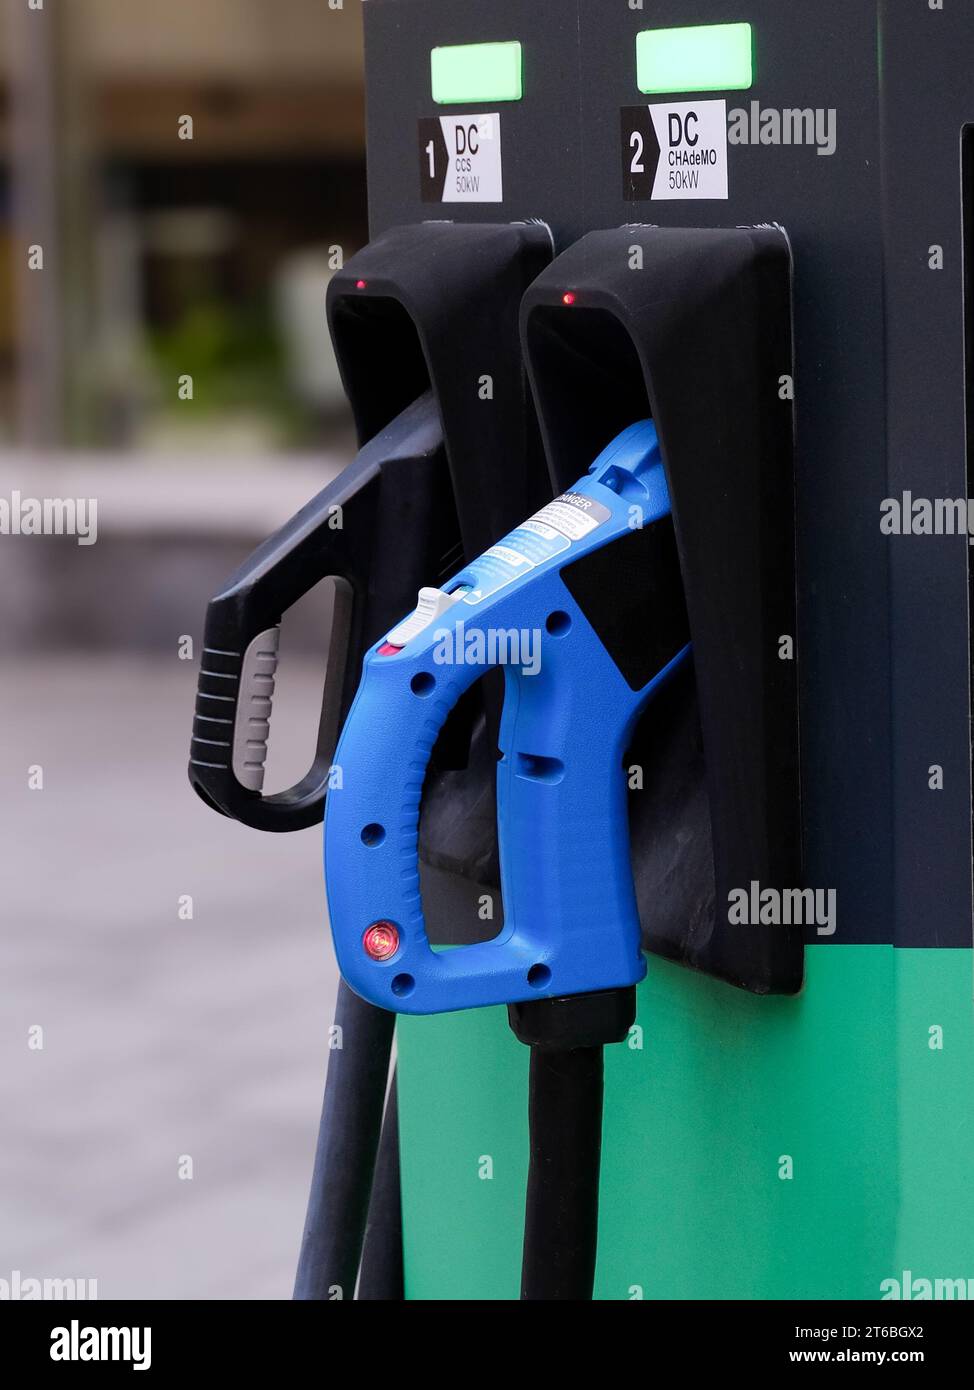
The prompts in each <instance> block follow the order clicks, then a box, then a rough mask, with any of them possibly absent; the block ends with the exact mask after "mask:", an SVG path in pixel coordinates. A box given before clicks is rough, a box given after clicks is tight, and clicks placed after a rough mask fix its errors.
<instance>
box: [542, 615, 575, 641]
mask: <svg viewBox="0 0 974 1390" xmlns="http://www.w3.org/2000/svg"><path fill="white" fill-rule="evenodd" d="M545 627H546V628H547V629H548V631H549V632H550V633H551V635H552V637H564V635H565V633H566V632H571V630H572V620H571V618H570V617H569V616H568V614H567V613H562V612H557V613H549V614H548V621H547V622H546V623H545Z"/></svg>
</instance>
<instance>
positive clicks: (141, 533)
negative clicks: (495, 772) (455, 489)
mask: <svg viewBox="0 0 974 1390" xmlns="http://www.w3.org/2000/svg"><path fill="white" fill-rule="evenodd" d="M37 4H38V0H0V499H7V500H8V501H10V499H11V498H12V497H13V495H14V494H15V493H16V492H19V493H20V494H21V495H22V496H23V497H34V498H46V497H56V498H93V499H96V501H97V505H98V513H97V516H98V532H97V543H96V544H94V545H90V546H79V545H78V544H77V543H76V541H75V538H73V537H70V536H63V535H62V536H20V535H10V534H0V631H2V634H3V643H4V656H3V661H2V667H0V710H2V713H3V718H2V720H0V786H2V798H0V832H2V833H0V844H2V854H3V861H4V862H3V870H4V874H3V878H4V885H5V890H6V891H5V893H4V903H3V911H2V917H3V927H2V934H0V972H2V973H0V1279H8V1278H9V1277H10V1275H11V1273H12V1271H14V1270H19V1271H20V1272H21V1275H22V1277H24V1278H26V1277H38V1278H45V1277H47V1278H79V1279H80V1278H85V1279H97V1281H98V1293H99V1296H100V1297H102V1298H108V1297H161V1298H199V1297H223V1298H248V1297H288V1296H289V1294H290V1287H291V1279H292V1277H293V1269H294V1263H295V1259H296V1254H297V1249H298V1244H299V1241H300V1235H301V1224H302V1219H303V1210H304V1201H305V1197H306V1191H307V1183H308V1180H309V1178H310V1171H311V1160H312V1155H313V1147H314V1136H315V1130H316V1126H317V1116H318V1108H319V1105H320V1094H321V1086H322V1083H323V1079H324V1071H325V1066H326V1061H327V1044H328V1028H329V1024H330V1022H331V1017H332V1007H333V999H334V991H335V982H336V976H335V970H334V964H333V961H332V959H331V957H330V953H329V952H330V948H329V946H328V944H327V939H326V937H327V933H326V925H325V916H324V898H323V890H322V884H321V872H320V846H319V833H318V832H317V831H315V830H311V831H305V832H303V833H301V834H298V835H293V836H262V835H259V834H258V833H257V832H254V831H251V830H248V829H245V828H244V827H241V826H239V825H236V824H233V823H231V822H229V821H223V820H221V818H219V817H218V816H216V815H214V814H213V813H212V812H210V811H208V810H207V809H206V808H205V807H204V806H203V805H202V803H201V802H199V801H197V800H196V798H195V797H194V795H193V793H192V792H191V790H190V788H189V785H188V782H187V780H186V774H185V768H186V761H187V756H188V745H189V736H190V730H191V720H192V708H193V697H194V692H195V682H196V670H197V664H198V662H197V659H196V658H197V655H198V650H199V640H200V636H201V630H202V621H203V616H204V613H205V607H206V601H207V599H208V598H209V596H210V595H211V594H212V593H215V592H216V591H217V589H218V588H219V586H220V584H221V582H222V581H223V580H224V579H225V578H226V577H227V575H228V574H229V573H230V572H231V571H232V569H233V568H234V567H235V566H236V565H237V564H238V563H239V562H240V561H241V560H242V559H243V558H244V557H245V556H246V554H247V553H248V552H249V551H250V550H251V549H252V548H253V547H254V545H255V544H256V543H257V542H258V541H259V540H261V539H262V538H263V537H264V536H265V535H267V534H268V533H270V532H271V531H272V530H274V529H275V528H276V527H277V526H278V525H280V524H281V523H282V522H283V521H284V520H286V519H287V517H288V516H290V515H291V514H292V513H293V512H294V511H296V510H297V508H298V507H299V506H300V505H302V503H303V502H304V501H306V500H307V499H308V498H309V497H310V496H312V495H313V494H314V493H315V492H316V491H318V490H319V489H320V488H321V487H322V486H324V485H325V484H326V483H327V482H329V481H330V480H331V479H332V478H333V477H334V476H336V474H337V473H338V472H339V471H340V470H341V468H343V467H344V466H345V465H346V464H347V463H348V462H349V461H350V460H351V458H352V455H353V452H354V444H353V435H352V430H351V424H350V419H349V416H348V414H347V411H346V409H345V404H344V399H343V396H342V393H341V389H340V384H339V381H338V376H337V371H336V367H335V362H334V358H333V355H332V353H331V349H330V346H329V342H328V335H327V329H326V323H325V313H324V303H325V290H326V287H327V283H328V278H329V276H330V274H331V273H332V272H333V271H334V269H336V268H338V267H339V266H340V265H341V263H342V261H343V260H344V259H347V258H348V257H349V256H350V255H352V254H353V253H354V252H355V251H356V250H357V249H358V248H359V247H360V246H361V245H362V244H363V243H364V241H365V240H366V237H367V232H366V203H365V170H364V102H363V88H362V37H361V24H362V15H361V0H344V3H341V0H42V3H41V4H40V8H35V6H36V5H37ZM188 136H191V138H187V137H188ZM37 248H41V249H42V251H43V264H42V265H38V258H37V255H36V249H37ZM187 382H190V383H191V385H190V387H189V389H188V388H187ZM327 621H328V619H327V600H326V599H321V601H320V602H319V603H318V604H317V606H316V604H315V603H314V602H313V603H311V604H310V605H309V606H308V607H307V608H306V610H305V611H304V612H303V613H302V614H300V615H298V619H297V621H296V622H295V623H292V624H290V625H287V624H286V626H285V633H284V643H283V663H282V677H281V684H280V690H279V697H278V699H277V701H276V704H275V719H274V733H273V735H272V746H271V762H270V768H269V776H268V786H267V790H275V789H276V788H277V787H279V786H284V785H287V784H289V783H290V782H292V781H294V780H296V778H297V777H298V776H299V775H301V774H302V773H303V772H304V771H305V770H306V766H307V764H308V763H309V762H310V757H311V749H312V747H313V738H314V729H315V724H316V718H317V710H318V704H319V702H320V689H321V680H322V675H323V671H322V661H323V655H322V654H323V651H324V640H323V638H324V632H325V628H326V627H327ZM187 639H189V641H187ZM187 903H189V906H188V908H187ZM187 911H188V912H189V914H190V915H187ZM38 1028H40V1029H41V1030H42V1032H41V1033H40V1034H38V1032H37V1030H38ZM38 1037H40V1038H41V1039H42V1041H43V1046H42V1047H39V1046H37V1039H38ZM187 1156H188V1157H189V1158H191V1159H192V1165H191V1171H192V1176H191V1177H187V1176H186V1173H187V1171H189V1169H188V1167H187V1164H186V1163H185V1161H184V1160H185V1158H186V1157H187Z"/></svg>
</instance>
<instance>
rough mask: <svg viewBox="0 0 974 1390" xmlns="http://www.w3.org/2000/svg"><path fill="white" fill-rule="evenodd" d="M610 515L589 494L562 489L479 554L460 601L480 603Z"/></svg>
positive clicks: (472, 603)
mask: <svg viewBox="0 0 974 1390" xmlns="http://www.w3.org/2000/svg"><path fill="white" fill-rule="evenodd" d="M611 515H612V513H611V512H610V511H609V509H608V507H605V506H603V505H602V503H601V502H596V501H595V500H594V499H593V498H591V497H585V496H583V495H582V494H581V493H578V492H565V493H562V495H561V497H556V498H555V500H554V501H553V502H549V503H548V505H547V506H546V507H542V508H541V510H540V512H536V513H535V514H534V516H533V517H531V519H530V520H529V521H525V522H524V523H523V524H522V525H521V526H519V527H518V528H517V530H516V531H512V532H511V533H510V535H507V536H505V537H504V539H503V540H502V541H499V542H498V544H497V545H492V546H491V548H490V549H489V550H488V551H486V552H485V553H484V554H483V555H481V557H480V559H479V560H478V561H477V562H476V564H474V565H472V566H471V569H472V571H473V576H474V588H473V589H472V590H471V591H470V593H469V594H467V595H465V597H464V598H463V600H462V602H464V603H468V604H471V605H476V604H478V603H482V602H483V601H484V599H486V598H490V597H491V596H492V595H493V594H496V593H497V591H498V589H503V588H504V587H505V586H506V585H508V584H512V583H513V582H514V580H515V579H520V578H521V576H522V574H526V573H527V572H528V571H529V570H533V569H536V568H537V566H538V565H541V564H544V562H545V560H550V559H551V558H552V556H553V555H560V554H561V553H562V552H563V551H565V550H568V549H569V548H570V547H571V545H572V543H573V542H574V541H580V540H583V539H584V538H585V537H586V536H587V535H589V534H590V532H592V531H594V530H595V529H596V527H598V526H601V525H602V523H603V521H608V519H609V517H610V516H611Z"/></svg>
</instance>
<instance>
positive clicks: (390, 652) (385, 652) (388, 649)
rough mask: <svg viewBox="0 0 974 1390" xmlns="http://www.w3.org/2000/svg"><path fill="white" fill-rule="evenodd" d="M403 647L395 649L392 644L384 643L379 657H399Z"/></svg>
mask: <svg viewBox="0 0 974 1390" xmlns="http://www.w3.org/2000/svg"><path fill="white" fill-rule="evenodd" d="M401 651H402V647H394V646H393V645H392V643H391V642H383V644H382V646H381V647H380V648H379V653H378V654H379V656H398V655H399V653H400V652H401Z"/></svg>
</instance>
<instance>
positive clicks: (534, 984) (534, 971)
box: [393, 965, 551, 989]
mask: <svg viewBox="0 0 974 1390" xmlns="http://www.w3.org/2000/svg"><path fill="white" fill-rule="evenodd" d="M528 984H529V985H530V986H531V988H532V989H544V987H545V985H550V984H551V971H550V970H549V969H548V967H547V966H546V965H532V967H531V969H530V970H529V971H528ZM393 989H395V985H393Z"/></svg>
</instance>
